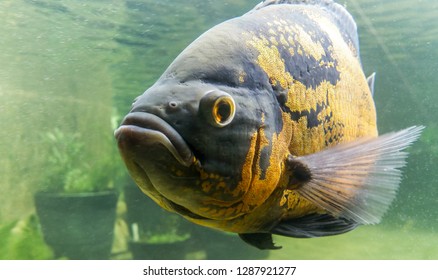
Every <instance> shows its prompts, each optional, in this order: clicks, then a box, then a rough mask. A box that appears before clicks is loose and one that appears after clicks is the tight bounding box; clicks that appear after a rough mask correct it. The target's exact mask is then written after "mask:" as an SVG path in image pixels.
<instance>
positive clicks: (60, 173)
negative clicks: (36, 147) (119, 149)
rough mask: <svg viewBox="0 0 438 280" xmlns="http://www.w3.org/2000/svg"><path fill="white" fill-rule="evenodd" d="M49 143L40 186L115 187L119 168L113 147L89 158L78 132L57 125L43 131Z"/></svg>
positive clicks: (53, 188)
mask: <svg viewBox="0 0 438 280" xmlns="http://www.w3.org/2000/svg"><path fill="white" fill-rule="evenodd" d="M42 139H43V141H44V142H45V143H46V144H47V145H48V146H49V152H48V157H47V165H46V169H45V171H44V178H45V179H44V180H43V186H42V188H43V189H44V190H45V191H49V192H67V193H78V192H96V191H102V190H108V189H114V188H115V187H116V185H117V184H116V183H115V182H116V181H117V180H118V179H120V177H122V176H123V175H122V172H123V170H122V168H121V166H120V164H118V163H119V161H118V160H114V157H116V156H118V155H117V154H116V152H115V151H113V152H111V153H109V154H108V155H105V156H103V157H102V158H101V159H99V160H97V161H96V162H89V161H87V158H86V156H87V155H86V153H85V152H84V146H85V145H84V143H83V142H82V141H81V135H80V134H79V133H65V132H63V131H61V130H60V129H59V128H55V129H54V130H53V131H50V132H47V133H45V134H43V135H42Z"/></svg>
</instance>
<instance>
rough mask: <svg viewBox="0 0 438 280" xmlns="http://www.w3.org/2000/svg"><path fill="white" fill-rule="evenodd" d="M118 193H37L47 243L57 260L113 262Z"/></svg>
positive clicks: (37, 204)
mask: <svg viewBox="0 0 438 280" xmlns="http://www.w3.org/2000/svg"><path fill="white" fill-rule="evenodd" d="M117 198H118V193H117V192H114V191H105V192H95V193H76V194H75V193H72V194H67V193H47V192H39V193H37V194H35V207H36V211H37V215H38V218H39V221H40V224H41V230H42V232H43V235H44V240H45V242H46V243H47V244H48V245H49V246H50V247H51V248H52V249H53V251H54V254H55V258H60V257H67V258H69V259H76V260H81V259H109V257H110V254H111V247H112V242H113V235H114V223H115V217H116V205H117Z"/></svg>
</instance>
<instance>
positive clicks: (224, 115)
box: [217, 101, 231, 122]
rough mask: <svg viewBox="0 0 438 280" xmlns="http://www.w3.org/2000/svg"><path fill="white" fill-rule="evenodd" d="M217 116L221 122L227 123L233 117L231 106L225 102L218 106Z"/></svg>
mask: <svg viewBox="0 0 438 280" xmlns="http://www.w3.org/2000/svg"><path fill="white" fill-rule="evenodd" d="M217 114H218V117H219V119H220V121H221V122H224V121H226V120H227V119H228V118H229V117H230V115H231V106H230V104H228V103H227V102H225V101H222V102H220V103H219V104H218V108H217Z"/></svg>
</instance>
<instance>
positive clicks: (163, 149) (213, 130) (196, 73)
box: [116, 0, 422, 248]
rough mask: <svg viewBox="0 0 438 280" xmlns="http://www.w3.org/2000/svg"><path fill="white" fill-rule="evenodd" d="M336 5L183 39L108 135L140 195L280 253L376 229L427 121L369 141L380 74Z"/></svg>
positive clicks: (262, 9) (292, 6) (279, 5)
mask: <svg viewBox="0 0 438 280" xmlns="http://www.w3.org/2000/svg"><path fill="white" fill-rule="evenodd" d="M357 37H358V36H357V32H356V25H355V23H354V21H353V19H352V17H351V16H350V14H348V12H347V11H346V10H345V9H344V8H343V7H342V6H340V5H338V4H336V3H333V2H332V1H323V0H320V1H316V0H314V1H265V2H263V3H261V4H259V5H258V6H256V7H255V8H254V9H253V10H251V11H250V12H248V13H247V14H245V15H243V16H241V17H238V18H235V19H231V20H228V21H226V22H224V23H221V24H219V25H217V26H215V27H213V28H212V29H210V30H208V31H207V32H205V33H204V34H203V35H201V36H200V37H199V38H198V39H197V40H195V41H194V42H193V43H192V44H190V45H189V46H188V47H187V48H186V49H185V50H184V51H183V52H182V53H181V54H180V55H179V56H178V57H177V58H176V59H175V61H174V62H173V63H172V64H171V65H170V66H169V67H168V69H167V70H166V71H165V72H164V73H163V75H162V76H161V77H160V79H159V80H158V81H157V82H156V83H155V84H154V85H153V86H152V87H151V88H149V89H148V90H147V91H146V92H145V93H144V94H143V95H141V96H140V97H139V98H137V99H136V101H135V102H134V104H133V108H132V110H131V112H130V113H129V114H128V115H127V116H126V118H125V119H124V121H123V123H122V125H121V127H120V128H119V129H118V130H117V131H116V137H117V139H118V142H119V148H120V151H121V154H122V157H123V159H124V161H125V163H126V165H127V167H128V169H129V171H130V173H131V175H132V177H133V178H134V180H135V181H136V183H137V184H138V185H139V187H140V188H141V189H142V191H143V192H144V193H145V194H146V195H148V196H150V197H151V198H152V199H153V200H154V201H155V202H157V203H158V204H159V205H161V206H162V207H163V208H165V209H167V210H169V211H173V212H177V213H179V214H181V215H182V216H184V217H185V218H187V219H189V220H191V221H193V222H194V223H197V224H200V225H204V226H208V227H212V228H218V229H222V230H225V231H231V232H236V233H239V234H240V236H241V237H242V239H243V240H245V241H246V242H248V243H250V244H252V245H255V246H257V247H259V248H277V247H275V246H274V245H273V243H272V239H271V235H270V234H271V233H274V234H281V235H286V236H292V237H316V236H325V235H333V234H339V233H343V232H346V231H349V230H352V229H353V228H355V227H356V226H357V225H359V224H372V223H377V222H379V221H380V219H381V217H382V215H383V214H384V212H385V211H386V209H387V208H388V206H389V204H390V203H391V201H392V200H393V198H394V196H395V192H396V189H397V187H398V183H399V179H400V170H399V169H400V168H401V167H402V166H403V165H404V158H405V157H406V154H405V153H404V152H403V151H402V150H403V149H404V148H406V147H407V146H409V145H410V144H411V143H412V142H413V141H414V140H415V139H417V138H418V136H419V134H420V131H421V129H422V128H421V127H419V128H417V127H412V128H408V129H406V130H403V131H401V132H398V133H393V134H388V135H383V136H380V137H377V135H378V133H377V127H376V113H375V107H374V101H373V98H372V91H373V88H372V87H373V86H372V85H373V82H374V75H372V76H371V77H370V78H368V79H367V78H366V77H365V75H364V73H363V70H362V67H361V63H360V58H359V46H358V39H357Z"/></svg>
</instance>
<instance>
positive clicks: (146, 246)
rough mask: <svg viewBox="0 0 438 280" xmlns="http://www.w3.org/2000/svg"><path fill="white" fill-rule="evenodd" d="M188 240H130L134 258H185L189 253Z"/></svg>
mask: <svg viewBox="0 0 438 280" xmlns="http://www.w3.org/2000/svg"><path fill="white" fill-rule="evenodd" d="M187 245H188V242H187V240H184V241H177V242H172V243H146V242H134V241H130V242H129V250H130V251H131V253H132V258H133V259H134V260H184V259H185V258H186V254H187V249H188V248H187Z"/></svg>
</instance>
